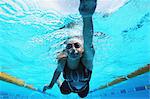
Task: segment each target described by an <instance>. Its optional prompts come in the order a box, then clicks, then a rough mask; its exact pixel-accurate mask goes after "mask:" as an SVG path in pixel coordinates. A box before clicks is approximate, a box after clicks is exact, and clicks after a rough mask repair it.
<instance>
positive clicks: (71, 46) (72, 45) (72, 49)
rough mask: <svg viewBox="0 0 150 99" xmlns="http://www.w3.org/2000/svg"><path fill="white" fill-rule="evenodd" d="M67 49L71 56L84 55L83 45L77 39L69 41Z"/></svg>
mask: <svg viewBox="0 0 150 99" xmlns="http://www.w3.org/2000/svg"><path fill="white" fill-rule="evenodd" d="M66 50H67V54H68V57H69V58H73V59H78V58H80V57H81V56H82V53H83V45H82V44H81V43H79V42H77V41H69V42H68V43H67V45H66Z"/></svg>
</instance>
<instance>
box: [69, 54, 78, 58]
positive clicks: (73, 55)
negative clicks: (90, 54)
mask: <svg viewBox="0 0 150 99" xmlns="http://www.w3.org/2000/svg"><path fill="white" fill-rule="evenodd" d="M70 56H71V57H72V58H77V57H79V53H70Z"/></svg>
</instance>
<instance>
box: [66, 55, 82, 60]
mask: <svg viewBox="0 0 150 99" xmlns="http://www.w3.org/2000/svg"><path fill="white" fill-rule="evenodd" d="M69 58H70V59H79V58H80V56H72V55H70V56H69Z"/></svg>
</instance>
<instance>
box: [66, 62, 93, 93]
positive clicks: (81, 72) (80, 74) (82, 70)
mask: <svg viewBox="0 0 150 99" xmlns="http://www.w3.org/2000/svg"><path fill="white" fill-rule="evenodd" d="M80 63H81V65H79V66H78V67H77V69H75V70H72V69H70V68H69V67H68V66H67V64H66V65H65V67H64V70H63V77H64V79H65V81H66V82H67V83H68V86H69V88H70V89H71V91H73V92H79V91H82V90H84V89H85V88H86V87H87V85H89V81H90V78H91V73H92V72H91V71H90V70H88V69H87V68H86V67H85V66H84V65H83V64H82V62H80ZM73 82H77V83H82V84H83V86H82V87H81V88H80V89H77V88H76V87H75V86H73V85H72V83H73Z"/></svg>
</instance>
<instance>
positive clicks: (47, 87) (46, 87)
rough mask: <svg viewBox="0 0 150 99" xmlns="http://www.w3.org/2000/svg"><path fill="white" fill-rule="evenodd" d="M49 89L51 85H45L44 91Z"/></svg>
mask: <svg viewBox="0 0 150 99" xmlns="http://www.w3.org/2000/svg"><path fill="white" fill-rule="evenodd" d="M47 89H51V88H50V87H49V85H45V86H44V87H43V92H45V91H46V90H47Z"/></svg>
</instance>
